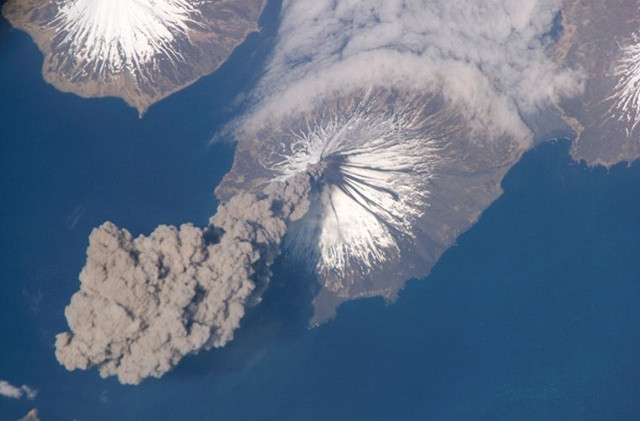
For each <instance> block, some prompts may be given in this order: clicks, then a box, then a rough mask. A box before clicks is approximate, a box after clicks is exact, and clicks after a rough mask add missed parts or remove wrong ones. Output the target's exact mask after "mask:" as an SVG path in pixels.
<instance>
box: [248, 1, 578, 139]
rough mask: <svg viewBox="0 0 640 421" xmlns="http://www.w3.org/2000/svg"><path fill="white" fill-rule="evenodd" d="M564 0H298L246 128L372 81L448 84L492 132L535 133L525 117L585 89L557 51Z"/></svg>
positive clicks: (288, 6) (446, 89)
mask: <svg viewBox="0 0 640 421" xmlns="http://www.w3.org/2000/svg"><path fill="white" fill-rule="evenodd" d="M561 4H562V2H561V1H559V0H524V1H515V0H485V1H483V2H477V1H470V0H469V1H450V0H428V1H423V0H374V1H367V2H362V1H357V0H295V1H285V2H284V4H283V18H282V26H281V29H280V31H279V35H278V42H277V45H276V47H275V51H274V53H273V55H272V58H271V61H270V62H269V65H268V68H267V71H266V74H265V77H264V79H263V81H262V83H261V84H260V85H259V87H258V89H257V90H256V92H255V98H256V99H257V102H258V105H257V106H256V108H255V109H254V114H253V115H252V117H251V118H248V119H247V121H246V122H245V126H244V128H245V129H248V130H253V129H255V128H256V127H259V126H260V125H261V124H262V123H263V122H264V119H273V118H274V116H276V117H277V116H278V115H283V114H284V115H286V114H287V113H289V112H295V110H299V109H300V108H306V109H310V108H311V107H313V105H314V104H315V103H316V102H317V101H318V100H319V97H323V96H328V95H332V94H333V93H335V92H345V91H349V90H352V89H357V88H366V87H369V86H371V85H382V86H385V87H398V88H403V89H413V90H418V91H421V90H430V91H434V90H441V91H442V92H443V93H444V94H445V95H446V97H447V98H448V99H449V100H451V101H452V102H454V103H457V104H459V105H460V108H461V109H462V110H464V111H465V112H466V113H467V116H468V117H469V119H470V120H471V121H473V122H474V123H475V125H476V127H477V128H478V129H479V130H482V131H483V132H486V131H494V132H496V133H497V134H499V133H507V134H510V135H512V136H514V137H517V138H521V139H526V138H528V137H530V133H529V130H528V128H527V127H526V126H525V124H524V122H523V121H522V118H521V116H522V115H523V114H524V115H527V114H531V113H535V112H537V111H538V110H539V109H540V108H545V107H547V106H549V105H550V104H551V103H553V102H555V101H557V100H558V99H559V98H561V97H564V96H567V95H571V94H573V93H575V92H577V91H579V90H580V89H581V84H582V81H581V77H579V76H578V75H577V74H575V73H572V72H569V71H567V70H562V69H560V68H559V67H558V66H557V65H556V64H555V62H554V61H553V60H552V59H551V57H550V56H549V54H547V49H548V47H549V45H548V43H549V40H548V37H546V36H545V34H546V33H548V32H549V31H550V29H551V26H552V22H553V18H554V16H555V14H556V13H557V12H558V11H559V8H560V6H561Z"/></svg>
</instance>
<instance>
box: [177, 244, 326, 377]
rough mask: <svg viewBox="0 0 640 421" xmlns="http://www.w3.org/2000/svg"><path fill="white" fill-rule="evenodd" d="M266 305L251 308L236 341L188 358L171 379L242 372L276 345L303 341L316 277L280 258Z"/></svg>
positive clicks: (237, 333) (263, 299)
mask: <svg viewBox="0 0 640 421" xmlns="http://www.w3.org/2000/svg"><path fill="white" fill-rule="evenodd" d="M272 271H273V272H274V275H273V277H272V279H271V284H270V285H269V287H268V289H267V291H266V292H265V294H264V295H263V297H262V302H260V303H259V304H258V305H257V306H255V307H251V308H248V309H247V310H246V311H247V313H246V315H245V317H244V318H243V319H242V322H241V327H240V328H239V329H238V330H237V331H236V332H235V336H234V339H233V340H232V341H231V342H229V343H228V344H227V345H226V346H225V347H223V348H214V349H211V350H209V351H202V352H200V353H199V354H198V355H193V356H189V357H186V358H185V359H184V360H183V361H181V362H180V364H179V365H178V366H177V367H176V368H175V369H174V370H173V371H171V372H170V373H168V374H167V377H206V376H210V375H214V376H219V375H225V374H230V373H233V372H240V371H244V370H245V369H248V368H250V367H252V366H253V365H255V364H256V363H258V362H259V361H260V359H261V358H262V357H263V356H264V355H265V353H266V352H267V351H268V350H269V349H270V348H272V347H273V346H276V345H279V344H282V343H284V342H289V341H292V340H294V339H296V338H299V337H300V336H301V335H303V334H304V332H306V331H307V330H308V328H309V320H310V319H311V317H312V315H313V307H312V304H311V303H312V300H313V298H314V296H315V294H316V292H317V286H316V285H317V283H316V279H315V277H313V275H310V274H309V272H308V270H306V268H305V267H303V266H302V265H297V264H292V263H291V262H288V261H286V256H281V257H279V258H278V259H277V260H276V262H275V263H274V265H273V266H272Z"/></svg>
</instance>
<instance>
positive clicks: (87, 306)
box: [56, 174, 310, 384]
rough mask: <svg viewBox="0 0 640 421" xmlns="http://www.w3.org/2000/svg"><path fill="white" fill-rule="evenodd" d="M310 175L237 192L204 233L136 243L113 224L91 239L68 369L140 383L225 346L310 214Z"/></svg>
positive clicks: (61, 337)
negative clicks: (290, 233) (297, 223)
mask: <svg viewBox="0 0 640 421" xmlns="http://www.w3.org/2000/svg"><path fill="white" fill-rule="evenodd" d="M309 186H310V182H309V176H308V175H306V174H301V175H300V176H299V177H296V178H293V179H290V180H287V182H286V183H274V184H272V185H271V186H270V187H269V188H268V189H266V190H265V192H264V193H263V194H260V195H255V194H249V193H244V194H239V195H237V196H236V197H234V198H232V199H231V200H229V201H228V202H227V203H225V204H224V205H221V206H220V207H219V209H218V211H217V213H216V214H215V215H214V216H212V217H211V220H210V224H209V226H207V227H206V228H204V229H200V228H197V227H194V226H193V225H191V224H184V225H182V226H181V227H179V228H176V227H170V226H164V225H163V226H160V227H158V228H157V229H156V230H155V231H154V232H153V233H152V234H151V235H150V236H148V237H146V236H139V237H137V238H135V239H134V238H133V237H132V235H131V234H130V233H129V232H128V231H127V230H125V229H120V228H118V227H116V226H115V225H114V224H112V223H110V222H107V223H105V224H103V225H102V226H101V227H99V228H96V229H94V230H93V232H92V233H91V236H90V239H89V248H88V249H87V264H86V266H85V267H84V269H83V270H82V272H81V274H80V282H81V285H80V290H79V291H78V292H77V293H76V294H74V296H73V297H72V299H71V304H70V305H69V306H68V307H67V308H66V310H65V315H66V317H67V321H68V323H69V327H70V329H71V332H64V333H60V334H58V335H57V337H56V357H57V358H58V360H59V361H60V363H61V364H63V365H64V366H65V367H66V368H67V369H69V370H74V369H83V370H85V369H87V368H89V367H92V366H97V368H98V370H99V371H100V375H101V376H102V377H107V376H112V375H115V376H118V379H119V380H120V382H122V383H128V384H137V383H140V382H141V381H142V380H144V379H145V378H147V377H150V376H152V377H160V376H162V375H163V374H164V373H166V372H167V371H169V370H170V369H171V368H172V367H173V366H175V365H176V364H177V363H178V361H180V360H181V359H182V358H183V357H184V356H185V355H188V354H190V353H195V352H198V351H199V350H201V349H210V348H212V347H221V346H224V345H225V344H226V343H227V342H228V341H230V340H231V339H232V338H233V333H234V330H235V329H237V328H238V326H239V324H240V320H241V319H242V316H243V315H244V313H245V308H246V307H247V306H251V305H255V304H257V303H258V302H259V301H260V297H261V295H262V292H263V291H264V289H265V288H266V287H267V284H268V281H269V277H270V275H271V273H270V271H269V266H270V265H271V263H272V262H273V261H274V259H275V257H276V256H277V255H278V253H279V244H280V240H281V238H282V236H283V235H284V234H285V231H286V224H287V223H288V222H289V221H291V220H296V219H299V218H300V217H301V216H302V215H304V213H305V212H306V210H307V207H308V203H307V202H306V197H307V196H308V190H309Z"/></svg>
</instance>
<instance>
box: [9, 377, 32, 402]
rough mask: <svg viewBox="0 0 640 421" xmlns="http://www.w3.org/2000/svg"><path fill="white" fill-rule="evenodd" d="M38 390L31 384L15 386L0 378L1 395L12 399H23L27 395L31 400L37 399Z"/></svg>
mask: <svg viewBox="0 0 640 421" xmlns="http://www.w3.org/2000/svg"><path fill="white" fill-rule="evenodd" d="M37 394H38V391H37V390H35V389H34V388H32V387H31V386H27V385H24V384H23V385H22V386H14V385H12V384H11V383H9V382H8V381H6V380H0V396H4V397H5V398H10V399H22V398H23V397H26V398H27V399H29V400H33V399H35V397H36V395H37Z"/></svg>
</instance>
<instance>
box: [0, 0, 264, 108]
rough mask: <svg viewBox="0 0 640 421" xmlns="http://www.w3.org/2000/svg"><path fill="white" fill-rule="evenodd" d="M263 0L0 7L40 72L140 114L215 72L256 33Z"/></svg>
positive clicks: (24, 2)
mask: <svg viewBox="0 0 640 421" xmlns="http://www.w3.org/2000/svg"><path fill="white" fill-rule="evenodd" d="M265 3H266V0H216V1H212V0H198V1H190V0H157V1H151V0H69V1H61V0H46V1H42V0H10V1H9V2H8V3H7V4H6V5H5V6H4V7H3V9H2V12H3V14H4V15H5V16H6V17H7V19H9V21H10V22H11V24H12V25H13V26H15V27H17V28H19V29H23V30H25V31H26V32H28V33H29V34H30V35H31V36H32V38H33V39H34V41H35V42H36V44H38V47H39V48H40V50H41V51H42V52H43V53H44V55H45V60H44V65H43V69H42V72H43V76H44V78H45V79H46V80H47V81H48V82H49V83H51V84H53V85H54V86H55V87H56V88H58V89H59V90H61V91H65V92H73V93H76V94H78V95H80V96H83V97H104V96H117V97H121V98H123V99H124V100H125V101H126V102H127V103H128V104H129V105H131V106H132V107H135V108H136V109H137V110H138V112H139V113H140V114H143V113H144V112H145V111H146V109H147V108H148V107H149V106H150V105H151V104H153V103H155V102H157V101H159V100H161V99H162V98H165V97H166V96H168V95H170V94H171V93H173V92H175V91H178V90H180V89H181V88H183V87H185V86H187V85H189V84H191V83H193V82H194V81H196V80H197V79H198V78H200V77H201V76H203V75H206V74H209V73H211V72H212V71H214V70H215V69H217V68H218V67H219V66H220V65H221V64H222V63H223V62H224V61H225V60H226V59H227V58H228V57H229V55H230V54H231V52H232V51H233V49H234V48H235V47H236V46H238V45H239V44H240V43H242V42H243V41H244V40H245V38H246V37H247V35H248V34H249V33H251V32H254V31H257V29H258V28H257V21H258V18H259V17H260V14H261V12H262V10H263V8H264V5H265Z"/></svg>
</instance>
